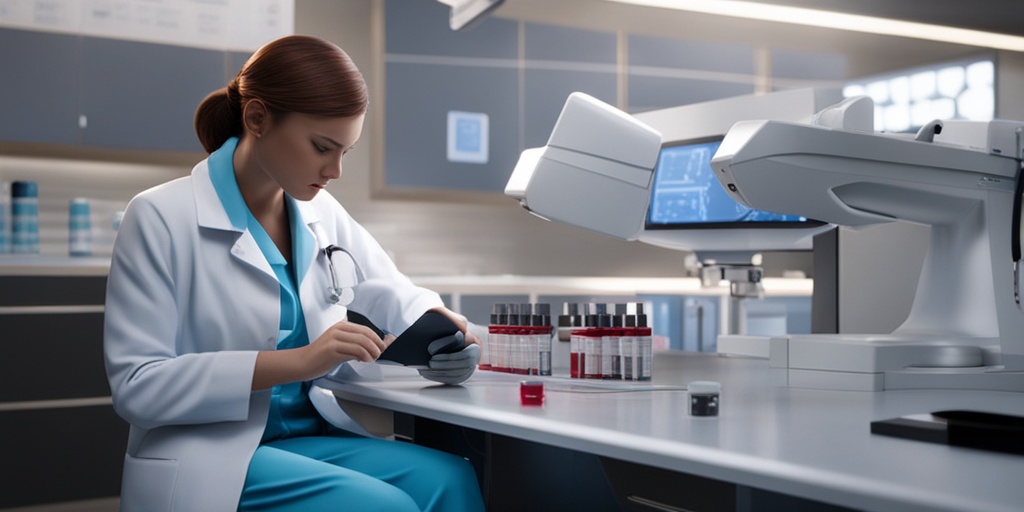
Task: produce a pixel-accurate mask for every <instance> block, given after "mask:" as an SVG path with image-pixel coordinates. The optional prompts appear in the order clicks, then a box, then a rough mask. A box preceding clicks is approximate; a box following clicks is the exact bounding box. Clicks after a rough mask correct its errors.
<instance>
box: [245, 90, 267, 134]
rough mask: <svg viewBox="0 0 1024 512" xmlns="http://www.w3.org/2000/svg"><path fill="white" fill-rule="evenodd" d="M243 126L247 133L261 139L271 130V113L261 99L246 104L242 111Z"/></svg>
mask: <svg viewBox="0 0 1024 512" xmlns="http://www.w3.org/2000/svg"><path fill="white" fill-rule="evenodd" d="M242 125H243V126H244V127H245V131H246V132H249V133H251V134H253V135H254V136H256V137H257V138H258V137H261V136H262V135H263V134H264V133H266V132H267V129H269V128H270V111H268V110H267V106H266V105H265V104H264V103H263V102H262V101H260V100H259V99H252V100H249V101H247V102H245V107H244V108H243V109H242Z"/></svg>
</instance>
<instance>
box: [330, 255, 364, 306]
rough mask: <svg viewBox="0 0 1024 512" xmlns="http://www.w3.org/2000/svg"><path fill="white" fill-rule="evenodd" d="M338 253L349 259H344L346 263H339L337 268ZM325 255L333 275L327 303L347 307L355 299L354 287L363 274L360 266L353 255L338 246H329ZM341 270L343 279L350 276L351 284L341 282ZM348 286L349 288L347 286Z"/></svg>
mask: <svg viewBox="0 0 1024 512" xmlns="http://www.w3.org/2000/svg"><path fill="white" fill-rule="evenodd" d="M337 253H342V254H344V255H345V256H347V258H342V260H344V261H339V262H338V265H337V266H335V264H334V257H335V254H337ZM324 254H325V255H326V256H327V266H328V270H329V271H330V274H331V285H330V286H328V287H327V301H328V302H330V303H331V304H337V305H339V306H347V305H349V304H351V303H352V300H353V299H355V291H353V287H355V285H356V283H358V282H359V279H360V275H359V274H362V272H360V271H359V267H358V264H357V263H356V260H355V258H353V257H352V254H351V253H349V252H348V251H347V250H345V249H343V248H341V247H338V246H337V245H329V246H327V247H326V248H324ZM339 269H340V270H341V276H342V277H345V276H350V277H349V281H351V282H350V283H343V282H341V280H340V279H339V274H338V272H339ZM346 284H348V286H345V285H346Z"/></svg>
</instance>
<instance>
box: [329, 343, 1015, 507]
mask: <svg viewBox="0 0 1024 512" xmlns="http://www.w3.org/2000/svg"><path fill="white" fill-rule="evenodd" d="M654 365H655V367H654V377H655V380H654V382H653V383H650V384H646V386H647V389H646V390H644V389H642V388H643V386H645V385H644V384H621V386H622V387H623V388H624V389H622V390H620V391H618V392H601V391H600V389H601V387H602V386H604V387H607V386H609V384H608V383H607V382H603V381H601V382H597V383H588V381H585V380H583V381H580V380H571V379H567V378H557V377H555V378H544V379H545V380H546V383H547V386H546V387H547V391H546V401H545V403H544V405H543V406H542V407H536V406H522V405H520V397H519V382H520V380H521V379H522V377H517V376H512V375H508V374H498V373H492V372H477V373H476V374H475V375H474V376H473V377H472V378H471V379H470V380H469V381H467V382H466V383H465V384H464V385H462V386H458V387H451V386H439V385H436V384H434V383H431V382H429V381H425V380H423V379H420V378H419V377H417V376H415V374H411V375H408V376H404V375H399V376H397V377H395V378H391V379H388V380H386V381H383V382H374V381H361V382H352V383H348V384H344V385H341V386H340V387H338V388H337V389H336V390H335V391H334V393H335V395H336V396H337V398H338V399H339V402H340V403H341V404H342V405H343V406H347V407H350V408H351V407H352V405H353V404H358V410H359V411H361V413H360V415H367V414H369V417H371V418H374V419H376V420H378V422H380V420H381V419H382V418H383V419H384V420H385V421H384V423H386V422H387V418H388V417H391V418H393V420H392V421H394V424H393V426H394V431H395V433H396V434H398V435H400V436H401V435H403V432H408V433H407V434H405V435H410V434H409V433H411V437H412V438H413V440H415V441H416V442H421V440H420V439H418V438H419V437H420V427H421V426H423V427H425V428H424V434H425V436H426V437H427V439H426V440H425V443H424V444H432V445H434V446H437V447H441V448H445V447H447V448H448V449H449V450H450V451H453V452H456V453H459V454H461V455H464V456H466V457H467V458H469V459H470V460H471V461H475V462H476V464H477V466H478V475H480V476H481V482H482V484H483V487H484V490H485V493H486V495H487V496H488V497H489V501H490V505H491V508H490V509H491V510H513V509H517V508H520V509H526V508H522V507H529V508H528V509H530V510H557V509H559V507H560V506H561V502H560V501H559V499H560V498H559V497H558V496H557V495H554V496H553V495H552V494H550V492H540V491H542V490H545V489H544V488H543V486H544V485H554V486H555V487H554V489H555V490H556V491H557V492H558V493H559V494H561V495H565V496H568V497H571V499H573V500H577V499H588V497H590V499H594V498H593V497H595V496H597V497H603V501H602V500H598V502H597V506H599V507H601V509H606V510H617V509H619V508H620V507H621V509H624V510H658V508H656V507H657V506H662V507H665V508H661V509H660V510H744V511H746V510H779V509H785V510H833V509H834V508H835V507H842V508H849V509H857V510H872V511H887V510H899V511H910V510H932V511H934V510H938V511H962V510H972V511H1011V510H1020V504H1021V503H1024V487H1022V486H1021V485H1020V482H1019V478H1018V475H1019V474H1020V468H1021V464H1022V462H1024V459H1022V458H1021V456H1016V455H1008V454H1002V453H995V452H985V451H979V450H973V449H968V448H958V447H950V446H945V445H938V444H931V443H924V442H919V441H911V440H904V439H899V438H893V437H885V436H880V435H874V434H872V433H871V431H870V424H871V422H872V421H874V420H881V419H889V418H894V417H898V416H903V415H908V414H917V413H927V412H932V411H938V410H948V409H970V410H982V411H989V412H1000V413H1008V414H1017V415H1019V414H1021V411H1024V393H1007V392H985V391H958V390H927V391H886V392H850V391H822V390H809V389H796V388H786V387H776V386H774V385H772V384H771V379H770V375H769V367H768V361H767V360H764V359H754V358H739V357H725V356H720V355H716V354H699V353H690V352H679V351H665V352H659V353H656V355H655V360H654ZM393 377H394V376H393ZM694 380H712V381H718V382H721V384H722V392H721V412H720V415H719V416H718V417H715V418H706V417H693V416H690V415H688V412H687V409H688V401H687V398H686V393H685V392H684V391H681V390H680V389H679V388H680V387H681V386H684V385H685V384H686V383H688V382H691V381H694ZM589 388H593V389H589ZM638 388H640V389H638ZM606 391H607V390H606ZM367 411H374V412H376V415H375V414H373V413H372V412H371V413H367ZM410 418H411V419H410ZM410 424H411V425H412V426H411V427H409V426H408V425H410ZM378 428H379V425H378ZM445 430H447V431H448V433H447V434H444V431H445ZM381 431H382V432H384V429H382V430H381ZM439 432H441V433H440V434H439ZM384 433H386V432H384ZM439 439H441V440H444V439H447V440H448V441H447V442H445V441H440V442H439V441H437V440H439ZM467 445H468V449H467ZM460 450H462V451H463V453H460ZM588 457H590V458H596V459H595V460H596V462H587V458H588ZM595 464H597V466H596V467H597V469H596V470H595V469H594V467H595ZM509 468H514V469H509ZM550 468H558V469H557V470H554V471H548V470H549V469H550ZM545 471H547V472H546V473H545ZM570 472H571V473H570ZM602 472H603V476H604V478H603V479H602V478H601V477H602V475H601V473H602ZM534 474H544V475H545V478H546V479H548V480H549V482H548V483H547V484H545V483H544V482H540V481H538V480H537V479H534V478H532V475H534ZM586 475H590V477H591V478H589V479H584V477H585V476H586ZM595 475H596V476H595ZM550 479H556V480H557V482H556V483H551V482H550ZM577 487H579V488H581V489H579V488H577ZM546 490H547V491H551V490H552V489H550V488H548V489H546ZM652 506H653V507H655V508H650V507H652ZM672 507H674V508H672ZM842 508H840V509H842Z"/></svg>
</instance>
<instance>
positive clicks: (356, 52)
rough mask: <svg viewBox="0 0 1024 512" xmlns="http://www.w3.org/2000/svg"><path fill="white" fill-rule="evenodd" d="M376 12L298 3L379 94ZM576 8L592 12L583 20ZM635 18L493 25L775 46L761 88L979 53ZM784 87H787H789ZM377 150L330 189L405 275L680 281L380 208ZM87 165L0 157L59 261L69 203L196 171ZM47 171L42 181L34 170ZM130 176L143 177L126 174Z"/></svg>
mask: <svg viewBox="0 0 1024 512" xmlns="http://www.w3.org/2000/svg"><path fill="white" fill-rule="evenodd" d="M420 1H423V2H432V1H433V0H420ZM375 4H377V2H376V1H375V0H296V13H295V15H296V17H295V21H296V31H297V32H300V33H307V34H314V35H318V36H321V37H324V38H327V39H330V40H332V41H335V42H336V43H338V44H339V45H341V46H342V47H343V48H345V49H346V50H347V51H348V52H349V53H350V54H351V55H352V57H353V58H354V59H355V61H356V63H357V64H358V65H359V66H360V68H361V69H362V70H363V72H364V74H365V75H366V77H367V80H368V81H369V82H370V84H371V87H372V86H373V84H375V83H381V80H382V73H383V72H384V69H383V67H382V66H381V65H380V63H379V62H377V61H376V60H375V56H374V55H375V53H374V52H375V48H374V46H373V45H374V38H373V31H374V26H373V23H372V21H373V16H372V11H373V9H374V6H375ZM605 4H607V5H605ZM581 5H585V6H587V7H586V8H583V9H581V8H579V7H580V6H581ZM637 11H640V10H638V9H626V8H625V6H621V5H613V4H610V3H607V2H599V1H596V0H559V2H550V1H549V0H543V1H541V0H508V1H507V2H506V6H503V7H502V8H501V9H500V10H499V11H498V12H497V13H496V15H497V16H499V17H504V18H508V19H512V18H513V17H515V18H518V19H523V20H526V21H531V22H536V23H556V24H563V25H567V26H574V27H577V28H581V29H589V30H613V31H615V30H629V31H630V33H645V34H647V35H650V36H655V37H679V36H680V34H685V36H686V37H687V38H692V39H696V40H707V41H717V42H721V43H724V44H727V43H728V42H729V41H737V42H746V43H756V44H760V43H758V41H767V40H769V39H770V40H771V41H772V44H773V45H774V46H773V49H775V53H776V56H775V57H776V58H778V59H779V60H778V64H779V66H777V68H776V69H775V70H774V71H773V70H772V67H771V66H770V65H765V66H759V67H757V68H756V69H755V73H763V74H766V77H764V78H765V80H764V81H765V82H766V83H768V84H770V83H772V81H773V80H775V81H776V82H778V81H779V80H781V79H782V77H781V76H779V74H780V73H784V71H785V66H783V64H784V63H785V62H786V59H788V55H789V54H790V53H792V52H813V51H815V50H821V51H824V52H835V51H841V49H842V48H846V49H847V50H848V52H849V53H848V55H847V62H848V65H847V69H848V72H849V73H850V74H851V76H862V75H868V74H872V73H879V72H883V71H887V70H893V69H899V68H901V67H906V66H913V65H919V64H922V63H926V62H931V61H934V60H943V59H949V58H951V57H953V56H956V55H960V54H970V53H974V52H976V51H977V49H974V48H969V47H954V46H953V45H942V44H939V43H935V44H925V43H922V42H915V41H910V40H898V41H897V40H894V38H889V40H890V41H894V43H893V44H892V45H891V48H890V50H889V51H884V52H879V51H876V50H877V48H878V46H877V45H873V46H871V45H867V43H866V42H865V41H866V39H865V38H864V37H854V36H849V35H844V34H836V33H833V32H829V31H821V30H818V31H813V30H810V31H809V30H794V29H792V28H786V30H781V29H778V28H771V27H769V28H759V27H754V26H753V25H751V24H750V23H749V22H734V23H733V24H732V25H730V26H731V27H733V28H732V29H729V30H722V27H721V26H715V25H714V23H711V22H708V21H706V20H707V18H699V19H700V20H701V21H700V22H699V23H695V22H690V23H688V24H681V23H680V22H679V21H678V20H677V19H676V18H678V16H676V15H675V14H663V15H659V16H653V15H650V14H648V15H646V16H641V15H638V14H636V12H637ZM647 12H650V11H649V10H648V11H647ZM681 27H683V28H685V30H681ZM766 38H767V39H766ZM883 42H884V41H883ZM376 50H383V49H382V48H380V49H376ZM761 53H765V52H759V54H761ZM997 62H998V67H997V73H998V77H997V94H998V100H997V101H998V109H999V111H998V115H999V116H1000V117H1009V118H1024V100H1022V99H1021V97H1020V94H1019V91H1021V90H1024V55H1022V54H1017V53H1011V52H1000V53H999V55H998V61H997ZM786 85H793V84H792V83H791V82H787V83H786ZM374 94H376V91H374ZM386 106H387V105H385V104H384V99H383V98H382V97H378V96H373V97H371V109H381V108H385V107H386ZM538 115H539V114H538ZM382 142H383V141H382V137H381V133H380V126H378V123H377V122H376V120H375V119H374V118H373V117H372V116H371V117H370V118H368V120H367V126H366V129H365V130H364V132H363V140H362V141H361V142H360V144H359V146H358V147H357V148H356V149H355V150H354V151H353V152H352V153H350V154H349V156H348V157H346V162H345V169H344V178H343V179H341V180H339V181H338V182H335V183H334V184H332V185H331V188H330V191H331V192H332V193H333V194H334V195H335V196H337V197H338V198H339V199H340V200H341V201H342V203H343V204H345V205H346V207H347V208H348V209H349V210H350V211H351V212H352V214H353V215H354V216H355V217H356V219H357V220H359V221H360V222H362V223H363V224H364V225H365V226H366V227H367V228H368V229H369V230H370V231H371V232H372V233H373V234H374V235H375V236H376V237H377V238H378V240H379V241H380V242H381V243H382V245H383V246H384V247H385V248H386V249H387V250H389V251H390V252H391V253H392V255H393V256H394V257H395V259H396V261H397V263H398V264H399V266H400V268H402V269H403V270H404V271H405V272H407V273H409V274H416V275H422V274H472V273H480V274H505V273H509V274H528V275H608V276H678V275H681V274H682V273H683V268H682V267H683V256H684V255H683V254H682V253H679V252H676V251H670V250H666V249H659V248H655V247H650V246H646V245H643V244H638V243H628V242H621V241H617V240H612V239H609V238H606V237H602V236H600V235H595V234H592V233H589V232H585V231H583V230H579V229H574V228H571V227H568V226H563V225H560V224H554V223H550V222H545V221H543V220H540V219H537V218H535V217H533V216H531V215H528V214H527V213H526V212H524V211H523V210H522V209H520V208H519V206H518V205H517V204H515V202H514V201H512V200H510V199H505V198H502V197H498V196H495V197H490V198H488V199H484V200H476V201H457V202H447V203H446V202H439V201H420V200H394V199H380V198H376V197H374V195H373V194H372V192H371V191H372V188H373V187H372V176H371V169H372V163H371V161H372V158H371V156H372V155H373V151H374V150H375V149H377V150H379V147H380V146H379V145H380V144H382ZM8 146H9V145H8ZM30 150H31V148H30ZM71 156H72V157H73V156H74V155H71ZM89 158H91V159H94V160H95V161H93V162H79V161H72V160H57V159H53V160H45V161H44V160H39V159H38V158H33V160H34V161H35V163H33V164H32V165H27V164H25V163H24V161H21V160H17V159H15V160H12V159H9V158H6V157H0V180H12V179H19V178H22V177H24V176H26V175H31V176H32V177H37V178H38V179H39V180H40V182H41V188H42V190H43V193H44V194H46V192H47V190H50V191H53V193H52V195H51V196H50V198H49V200H50V201H51V203H49V206H47V205H44V208H43V209H44V211H43V216H44V217H45V218H44V219H43V220H42V222H43V224H44V229H45V230H48V231H49V232H50V233H51V240H50V242H51V243H50V244H48V245H47V246H46V247H44V250H48V251H50V252H58V253H59V252H62V251H65V250H66V224H67V209H66V208H67V207H66V205H67V202H66V201H67V199H68V198H70V197H72V196H73V195H91V196H94V197H101V198H102V199H103V200H105V201H107V203H106V204H109V205H112V206H110V209H112V208H113V205H116V204H123V203H124V202H126V201H127V200H128V199H129V198H130V197H131V196H132V195H134V194H135V193H136V192H138V191H139V190H141V189H143V188H145V187H148V186H151V185H152V184H154V183H158V182H161V181H164V180H166V179H169V178H172V177H174V176H178V175H184V174H186V173H188V171H189V169H190V168H191V160H190V163H189V164H188V165H186V164H183V163H181V159H180V156H179V157H177V158H178V159H177V160H175V162H176V164H175V165H174V166H162V167H160V168H159V169H157V168H154V167H153V166H143V165H134V164H124V165H122V164H117V165H105V164H103V163H102V161H124V159H125V157H124V156H123V153H121V152H109V153H106V154H100V153H93V154H90V155H89ZM42 167H46V168H47V169H48V170H45V171H44V170H42V169H40V168H42ZM136 167H137V168H138V172H135V171H134V170H133V169H134V168H136ZM107 168H109V169H107ZM113 171H116V172H113ZM97 184H99V186H97ZM58 191H59V192H58ZM45 199H46V198H45V197H44V200H45ZM101 220H105V219H97V222H99V221H101ZM46 226H49V228H47V227H46ZM797 260H798V261H799V262H796V261H797ZM766 265H767V266H769V268H771V269H772V270H771V271H772V272H774V273H778V272H781V270H784V269H786V268H794V267H795V268H802V269H808V268H809V260H808V258H807V257H806V255H803V256H799V257H797V258H796V260H794V259H793V258H792V257H790V256H789V255H779V256H776V255H768V256H767V257H766Z"/></svg>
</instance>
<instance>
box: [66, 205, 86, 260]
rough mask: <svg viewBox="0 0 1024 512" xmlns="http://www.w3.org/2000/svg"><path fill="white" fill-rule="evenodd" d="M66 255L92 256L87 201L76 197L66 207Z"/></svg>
mask: <svg viewBox="0 0 1024 512" xmlns="http://www.w3.org/2000/svg"><path fill="white" fill-rule="evenodd" d="M68 254H70V255H71V256H92V222H91V219H90V214H89V200H88V199H83V198H81V197H76V198H75V199H72V200H71V204H70V205H69V206H68Z"/></svg>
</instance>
